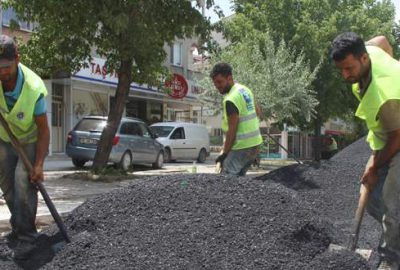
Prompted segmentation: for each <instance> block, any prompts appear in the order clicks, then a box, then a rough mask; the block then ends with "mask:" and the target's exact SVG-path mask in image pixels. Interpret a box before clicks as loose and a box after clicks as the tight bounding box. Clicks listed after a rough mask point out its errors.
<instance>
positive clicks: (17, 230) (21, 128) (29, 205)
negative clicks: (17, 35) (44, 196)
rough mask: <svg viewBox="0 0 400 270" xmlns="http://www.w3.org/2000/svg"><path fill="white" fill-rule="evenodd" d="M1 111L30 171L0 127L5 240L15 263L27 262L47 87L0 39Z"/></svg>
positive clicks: (45, 130) (43, 150) (45, 134)
mask: <svg viewBox="0 0 400 270" xmlns="http://www.w3.org/2000/svg"><path fill="white" fill-rule="evenodd" d="M0 81H1V85H0V113H1V114H2V115H3V117H4V118H5V120H6V121H7V123H8V125H9V127H10V129H11V131H12V132H13V133H14V135H15V136H16V137H17V139H18V140H19V141H20V142H21V144H22V145H23V148H24V151H25V153H26V154H27V156H28V158H29V160H30V162H31V163H32V165H33V170H32V172H31V173H30V174H29V173H28V172H27V170H26V168H25V167H24V164H23V162H22V160H21V159H20V158H19V157H18V155H17V152H16V151H15V150H14V149H13V146H12V145H11V143H10V138H9V136H8V135H7V133H6V131H5V130H4V128H3V126H1V125H0V188H1V191H2V192H3V196H4V199H5V201H6V204H7V206H8V208H9V210H10V213H11V219H10V223H11V228H12V231H11V232H10V233H9V234H8V235H7V236H6V237H5V239H2V240H6V241H7V244H8V245H9V247H10V248H12V249H13V251H14V258H15V259H26V258H28V257H29V255H30V254H31V253H32V252H33V251H34V249H35V248H36V240H37V237H38V233H37V230H36V226H35V218H36V211H37V203H38V197H37V189H36V188H35V186H34V185H33V183H35V182H38V181H41V180H42V179H43V163H44V159H45V157H46V155H47V152H48V147H49V142H50V132H49V127H48V123H47V115H46V100H45V96H46V95H47V90H46V87H45V85H44V83H43V81H42V80H41V79H40V77H39V76H38V75H36V74H35V73H34V72H33V71H31V70H30V69H29V68H27V67H25V66H24V65H22V64H21V63H20V62H19V54H18V51H17V46H16V44H15V42H14V40H13V39H12V38H10V37H8V36H6V35H1V36H0Z"/></svg>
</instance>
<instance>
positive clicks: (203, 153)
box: [197, 148, 207, 163]
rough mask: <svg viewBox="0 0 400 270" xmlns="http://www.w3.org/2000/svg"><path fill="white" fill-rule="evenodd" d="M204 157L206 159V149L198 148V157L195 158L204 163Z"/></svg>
mask: <svg viewBox="0 0 400 270" xmlns="http://www.w3.org/2000/svg"><path fill="white" fill-rule="evenodd" d="M206 159H207V151H206V149H204V148H202V149H201V150H200V153H199V157H198V158H197V161H198V162H199V163H204V162H205V161H206Z"/></svg>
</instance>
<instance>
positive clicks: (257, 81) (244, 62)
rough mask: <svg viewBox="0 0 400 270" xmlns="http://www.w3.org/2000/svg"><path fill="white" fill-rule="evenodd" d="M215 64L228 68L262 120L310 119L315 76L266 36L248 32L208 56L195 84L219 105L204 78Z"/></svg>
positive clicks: (217, 96) (302, 61)
mask: <svg viewBox="0 0 400 270" xmlns="http://www.w3.org/2000/svg"><path fill="white" fill-rule="evenodd" d="M239 16H240V15H239ZM217 62H227V63H229V64H230V65H231V66H232V68H233V72H234V79H235V81H237V82H238V83H241V84H244V85H246V86H248V87H249V88H250V89H251V90H252V91H253V93H254V95H255V99H256V101H257V103H258V104H260V105H261V107H262V111H263V113H264V114H265V116H266V118H274V119H275V120H276V121H279V122H290V123H295V122H296V118H297V117H298V116H301V117H302V118H303V119H310V115H311V114H312V113H313V112H314V107H315V106H316V105H317V103H318V102H317V100H316V98H315V92H314V91H313V90H311V83H312V81H313V80H314V78H315V72H312V71H311V69H310V67H309V65H308V63H307V61H305V59H304V56H303V55H302V54H299V55H297V56H295V55H294V54H293V53H292V52H291V51H290V50H289V49H288V48H287V46H286V45H285V43H284V42H281V43H280V44H279V45H278V46H275V45H274V43H273V41H272V39H271V38H270V36H269V35H268V34H267V33H261V32H259V31H253V32H248V34H247V35H246V37H245V38H244V39H243V40H241V41H238V42H236V43H234V44H231V45H230V46H228V47H226V48H225V49H222V50H221V51H220V52H216V53H214V54H213V55H212V56H211V58H210V63H209V65H208V66H207V67H206V68H205V70H203V74H205V75H206V76H205V78H203V79H202V80H200V82H199V84H200V85H201V87H202V88H203V89H207V91H206V93H205V96H206V97H210V96H211V97H212V98H211V100H214V101H217V103H219V102H220V101H221V95H220V94H219V93H218V91H217V90H215V88H214V87H213V85H212V81H211V79H210V78H209V76H207V75H208V74H209V72H210V70H211V68H212V67H213V66H214V64H216V63H217ZM216 108H221V105H220V104H218V105H217V106H216ZM296 116H297V117H296Z"/></svg>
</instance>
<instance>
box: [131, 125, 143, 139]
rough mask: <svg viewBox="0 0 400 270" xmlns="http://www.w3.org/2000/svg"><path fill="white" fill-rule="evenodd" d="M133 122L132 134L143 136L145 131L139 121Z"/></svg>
mask: <svg viewBox="0 0 400 270" xmlns="http://www.w3.org/2000/svg"><path fill="white" fill-rule="evenodd" d="M131 124H132V135H136V136H140V137H142V136H143V131H142V129H141V128H140V126H139V124H138V123H131Z"/></svg>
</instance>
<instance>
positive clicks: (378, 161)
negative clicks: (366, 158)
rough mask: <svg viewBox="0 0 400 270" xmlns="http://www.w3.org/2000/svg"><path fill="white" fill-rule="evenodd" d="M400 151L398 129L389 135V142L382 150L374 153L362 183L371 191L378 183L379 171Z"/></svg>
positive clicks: (399, 130)
mask: <svg viewBox="0 0 400 270" xmlns="http://www.w3.org/2000/svg"><path fill="white" fill-rule="evenodd" d="M399 151H400V129H396V130H394V131H391V132H389V133H388V140H387V142H386V144H385V147H384V148H383V149H382V150H379V151H376V152H374V154H373V155H372V157H371V159H370V162H369V163H368V166H367V168H366V169H365V172H364V175H363V177H362V178H361V182H362V183H363V184H365V185H366V186H367V187H368V189H369V190H372V188H373V186H374V185H375V183H376V182H377V181H378V176H377V172H378V169H379V168H381V167H382V166H384V165H385V164H387V163H388V162H390V160H391V159H392V158H393V157H394V155H396V153H397V152H399Z"/></svg>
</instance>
